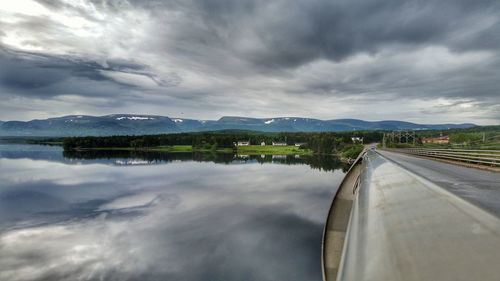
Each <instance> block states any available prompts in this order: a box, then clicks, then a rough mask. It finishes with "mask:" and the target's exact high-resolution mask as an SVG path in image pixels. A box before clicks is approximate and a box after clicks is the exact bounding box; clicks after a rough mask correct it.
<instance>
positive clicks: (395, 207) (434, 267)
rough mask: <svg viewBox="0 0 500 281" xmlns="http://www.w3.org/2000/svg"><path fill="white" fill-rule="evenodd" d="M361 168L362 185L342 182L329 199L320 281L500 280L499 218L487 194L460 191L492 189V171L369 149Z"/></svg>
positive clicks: (494, 183)
mask: <svg viewBox="0 0 500 281" xmlns="http://www.w3.org/2000/svg"><path fill="white" fill-rule="evenodd" d="M396 160H397V161H399V162H396ZM397 163H400V164H399V165H398V164H397ZM360 168H361V174H360V177H359V181H357V182H359V186H358V187H357V188H355V187H356V186H357V185H354V186H351V185H352V182H354V181H344V183H346V184H347V183H349V182H350V184H348V185H346V186H345V187H344V188H346V189H345V190H339V192H338V193H337V196H336V198H335V200H334V202H333V205H332V209H331V212H330V215H329V219H328V223H327V226H326V228H325V230H326V232H325V234H326V235H325V236H324V239H325V241H324V246H325V247H324V259H323V262H324V267H323V269H324V280H326V281H330V280H337V281H343V280H346V281H350V280H356V281H362V280H367V281H368V280H370V281H374V280H375V281H377V280H381V281H382V280H383V281H392V280H394V281H396V280H409V281H411V280H415V281H417V280H444V281H448V280H449V281H457V280H463V281H465V280H499V279H498V277H499V276H500V268H498V266H497V263H498V260H500V246H499V245H500V217H499V216H496V215H494V214H493V212H487V211H485V209H486V207H485V206H483V205H484V204H486V203H485V202H487V203H491V202H490V201H489V200H486V197H487V196H486V195H484V194H483V195H481V196H478V197H477V198H482V199H483V201H481V200H480V201H479V202H480V203H481V204H482V205H481V204H479V203H476V204H471V201H473V200H472V199H470V198H468V199H469V200H464V199H463V198H462V197H465V196H466V195H469V193H467V188H471V187H472V188H476V189H478V190H479V191H477V193H480V192H481V191H483V190H486V191H491V190H495V187H496V186H498V181H496V176H497V175H495V174H490V173H488V172H482V171H480V170H470V169H467V168H462V167H455V166H451V167H450V166H448V165H447V164H443V163H440V162H435V161H431V160H424V159H418V158H415V159H414V158H413V157H408V156H404V155H399V154H391V153H383V156H382V155H381V154H379V153H377V152H374V151H368V152H367V154H366V156H365V157H364V158H363V162H362V166H360ZM464 169H465V170H464ZM416 172H417V173H419V174H417V173H416ZM477 174H479V175H477ZM353 176H354V175H353ZM429 179H431V180H432V181H431V180H429ZM443 183H447V184H446V185H445V184H443ZM454 183H455V184H454ZM457 183H458V185H457ZM466 184H467V186H466ZM457 186H459V187H460V188H457ZM341 187H342V186H341ZM452 187H453V188H455V190H453V191H455V192H450V191H451V189H452ZM457 189H458V191H460V192H458V193H460V195H461V196H457V195H456V194H457ZM353 191H354V197H352V196H345V195H348V194H349V192H351V193H350V194H353V193H352V192H353ZM472 193H473V194H474V193H475V191H473V192H472ZM346 200H349V201H350V203H349V204H344V203H345V201H346ZM351 200H352V201H351ZM485 200H486V201H485ZM476 201H478V200H477V199H476ZM347 205H349V206H350V207H351V208H350V209H351V212H350V216H349V222H348V224H347V229H345V225H346V224H345V218H346V215H345V214H344V212H343V208H342V207H343V206H347ZM478 206H481V207H478ZM339 210H340V211H339ZM329 232H330V233H329ZM329 234H330V235H329ZM342 242H343V243H342ZM335 244H337V245H335ZM340 245H342V246H343V247H342V256H341V257H340V263H339V264H337V262H338V261H339V259H337V258H336V257H335V253H338V252H339V250H340ZM332 255H333V256H332ZM331 257H334V258H331ZM337 269H338V270H337Z"/></svg>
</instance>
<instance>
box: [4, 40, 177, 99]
mask: <svg viewBox="0 0 500 281" xmlns="http://www.w3.org/2000/svg"><path fill="white" fill-rule="evenodd" d="M0 64H1V65H2V68H1V69H0V86H1V87H2V88H4V89H6V90H10V91H13V92H15V93H16V94H20V95H24V96H37V97H52V96H58V95H67V94H74V95H82V96H112V95H113V94H116V93H117V92H118V91H121V90H123V89H125V90H127V89H129V90H130V89H131V88H136V87H135V86H134V85H131V84H127V83H126V82H123V81H116V80H114V79H112V78H110V77H108V76H105V75H103V73H102V71H108V72H112V73H113V72H114V73H128V74H134V75H139V76H144V77H148V78H150V79H151V80H152V81H155V83H157V84H158V85H167V84H168V81H164V80H161V79H159V78H157V77H156V76H155V75H154V74H153V73H151V72H150V71H149V70H148V67H147V66H145V65H141V64H137V63H133V62H130V61H124V60H109V61H106V62H105V65H102V64H99V63H97V62H95V61H91V60H84V59H82V58H78V57H76V58H75V57H70V56H66V57H57V56H52V55H43V54H36V53H29V52H19V51H12V50H8V49H4V50H3V51H0ZM4 91H5V90H4Z"/></svg>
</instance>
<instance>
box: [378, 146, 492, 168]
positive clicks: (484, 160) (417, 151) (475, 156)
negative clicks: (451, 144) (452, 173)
mask: <svg viewBox="0 0 500 281" xmlns="http://www.w3.org/2000/svg"><path fill="white" fill-rule="evenodd" d="M386 150H388V151H394V152H401V153H406V154H412V155H419V156H424V157H430V158H437V159H444V160H451V161H459V162H466V163H471V164H477V165H487V166H492V167H500V150H468V149H430V148H394V149H386Z"/></svg>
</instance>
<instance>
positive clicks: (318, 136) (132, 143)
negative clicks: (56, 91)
mask: <svg viewBox="0 0 500 281" xmlns="http://www.w3.org/2000/svg"><path fill="white" fill-rule="evenodd" d="M352 137H362V138H363V139H364V142H365V143H371V142H378V141H380V140H381V138H382V133H381V132H375V131H357V132H335V133H333V132H324V133H305V132H304V133H301V132H294V133H257V132H200V133H179V134H161V135H143V136H108V137H90V136H89V137H69V138H64V140H63V147H64V149H65V150H78V149H86V148H138V149H139V148H148V147H158V146H173V145H191V146H193V147H205V148H234V147H235V143H237V142H238V141H249V142H250V144H251V145H260V144H261V143H262V142H264V143H266V144H267V145H270V144H271V143H272V142H286V143H287V144H288V145H294V144H297V143H301V144H303V145H302V147H303V148H308V149H311V150H312V151H313V152H314V153H317V154H331V153H335V152H336V151H338V150H340V149H342V148H344V147H345V146H346V145H349V144H351V143H352V140H351V138H352Z"/></svg>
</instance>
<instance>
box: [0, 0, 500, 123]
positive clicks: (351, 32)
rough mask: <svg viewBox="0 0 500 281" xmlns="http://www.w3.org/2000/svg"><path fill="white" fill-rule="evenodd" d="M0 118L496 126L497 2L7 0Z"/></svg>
mask: <svg viewBox="0 0 500 281" xmlns="http://www.w3.org/2000/svg"><path fill="white" fill-rule="evenodd" d="M0 99H1V101H0V120H4V121H5V120H31V119H35V118H48V117H55V116H62V115H72V114H89V115H106V114H113V113H131V114H154V115H164V116H169V117H184V118H196V119H218V118H220V117H222V116H227V115H231V116H249V117H280V116H297V117H310V118H319V119H324V120H329V119H337V118H359V119H364V120H388V119H391V120H394V119H396V120H405V121H411V122H419V123H444V122H454V123H463V122H473V123H476V124H480V125H481V124H482V125H486V124H500V1H498V0H474V1H471V0H414V1H410V0H296V1H291V0H290V1H285V0H275V1H268V0H245V1H234V0H233V1H230V0H165V1H160V0H151V1H140V0H71V1H70V0H16V1H2V3H1V5H0Z"/></svg>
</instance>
